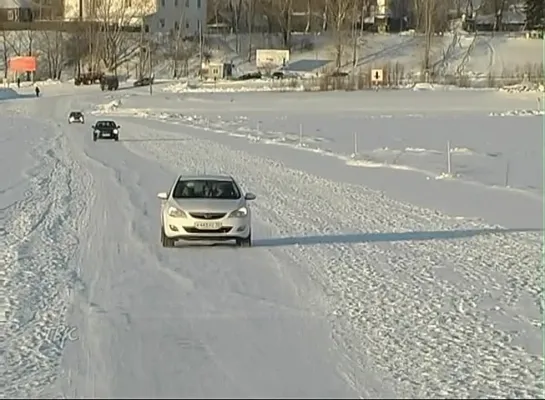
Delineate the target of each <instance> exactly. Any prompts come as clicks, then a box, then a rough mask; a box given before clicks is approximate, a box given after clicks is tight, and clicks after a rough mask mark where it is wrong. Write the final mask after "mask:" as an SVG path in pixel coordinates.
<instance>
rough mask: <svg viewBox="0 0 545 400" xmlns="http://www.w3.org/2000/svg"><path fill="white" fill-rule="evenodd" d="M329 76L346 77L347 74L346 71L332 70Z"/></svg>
mask: <svg viewBox="0 0 545 400" xmlns="http://www.w3.org/2000/svg"><path fill="white" fill-rule="evenodd" d="M329 76H330V77H332V78H346V77H347V76H348V72H344V71H333V72H332V73H331V74H330V75H329Z"/></svg>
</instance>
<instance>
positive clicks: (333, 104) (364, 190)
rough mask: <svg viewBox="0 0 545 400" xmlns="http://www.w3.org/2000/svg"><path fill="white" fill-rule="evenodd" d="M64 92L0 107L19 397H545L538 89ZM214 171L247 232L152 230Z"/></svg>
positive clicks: (10, 343)
mask: <svg viewBox="0 0 545 400" xmlns="http://www.w3.org/2000/svg"><path fill="white" fill-rule="evenodd" d="M63 86H64V85H58V87H57V85H52V86H51V88H48V89H47V91H44V98H41V99H33V98H25V97H27V96H26V94H31V89H30V88H28V89H23V90H22V91H21V93H22V97H21V98H16V99H12V100H5V101H2V102H1V103H0V109H1V110H2V114H0V115H2V116H1V117H0V123H2V126H3V127H4V129H3V133H2V136H1V138H0V140H1V141H2V142H1V143H2V144H1V146H0V152H1V157H0V163H1V166H2V168H1V169H0V171H4V172H3V173H2V175H0V182H1V185H0V207H1V209H2V213H3V224H2V228H3V230H2V231H1V236H0V238H1V240H2V246H0V248H1V249H2V252H3V254H2V257H3V264H4V267H3V271H2V282H3V293H4V294H5V295H4V301H3V303H2V307H3V315H4V316H5V317H4V319H3V320H2V322H3V326H4V331H5V337H6V341H5V343H6V347H5V351H6V352H5V354H6V355H7V356H6V360H7V363H6V364H5V365H4V366H3V368H6V370H5V371H2V372H3V374H4V376H6V377H7V382H8V383H7V386H6V390H5V393H6V396H18V397H25V396H26V397H30V396H35V397H46V396H57V397H60V396H63V397H72V398H79V397H133V396H134V397H143V396H150V397H151V396H153V397H180V396H181V397H199V398H203V397H322V398H324V397H326V398H347V397H349V398H355V397H363V398H369V397H375V398H392V397H405V398H422V397H439V398H467V397H496V398H498V397H499V398H536V397H538V396H540V395H541V393H542V391H543V389H544V388H543V381H542V374H543V355H542V338H541V325H542V315H541V312H540V296H541V288H542V283H541V258H540V257H541V243H542V233H541V228H542V225H541V223H542V203H543V198H542V190H543V187H542V181H543V177H542V173H543V172H542V157H543V154H542V141H541V134H542V117H540V116H539V115H537V114H538V112H537V111H538V110H537V101H536V95H535V94H509V93H502V92H492V91H395V92H386V91H385V92H378V93H375V92H372V93H370V92H360V93H320V94H311V93H289V94H288V93H267V94H263V93H259V94H258V93H252V94H250V93H235V94H185V95H184V94H165V93H161V92H160V91H156V92H154V95H153V96H150V95H149V94H147V88H143V89H130V90H122V91H119V92H117V93H106V94H105V93H101V92H98V91H97V90H96V88H81V89H82V90H78V91H77V92H76V93H74V92H72V93H70V88H68V87H64V88H63ZM71 90H72V91H73V89H71ZM72 109H81V110H83V111H84V112H85V113H86V114H87V124H86V125H85V126H79V125H70V126H69V125H67V124H66V118H67V114H68V112H69V111H70V110H72ZM514 110H517V112H513V111H514ZM520 110H526V111H525V112H523V113H521V112H520ZM521 115H522V116H521ZM107 116H111V117H114V118H115V120H116V121H118V123H120V125H121V127H122V128H121V138H120V141H119V142H118V143H115V142H109V141H103V142H102V141H99V142H96V143H94V142H92V137H91V130H90V125H91V124H92V122H93V121H95V120H96V119H98V118H105V117H107ZM354 135H355V136H354ZM354 137H356V138H357V146H354ZM447 141H450V145H451V168H452V170H451V173H452V176H445V172H446V168H447V167H446V159H447V157H446V154H445V153H446V144H447ZM507 165H509V168H507ZM205 170H206V172H224V173H232V174H233V175H235V176H237V177H238V178H239V179H240V181H241V182H242V184H243V187H244V189H246V190H249V191H252V192H254V193H256V194H257V196H258V198H257V200H256V202H255V204H254V207H253V211H254V218H255V220H254V234H255V247H254V248H251V249H247V250H240V249H234V248H230V247H227V246H224V245H221V246H209V245H202V246H201V245H196V246H183V247H184V248H178V249H163V248H162V247H160V244H159V228H160V226H159V216H158V212H159V203H158V200H157V199H156V197H155V196H156V193H157V192H159V191H164V190H165V189H167V188H168V186H169V185H170V184H171V182H172V179H173V178H174V176H175V175H176V174H178V173H180V172H187V173H195V172H199V171H205ZM8 171H9V173H8ZM506 171H507V173H506ZM506 176H507V177H508V181H507V185H506V182H505V177H506ZM437 178H441V179H437ZM59 327H62V329H61V330H62V331H63V332H64V331H66V329H65V328H67V329H68V330H69V331H70V332H71V333H75V335H70V337H69V338H68V339H69V340H66V339H67V336H66V335H65V336H62V335H61V337H60V338H59V335H52V334H51V332H52V331H55V332H58V330H59V329H60V328H59ZM63 339H64V340H63Z"/></svg>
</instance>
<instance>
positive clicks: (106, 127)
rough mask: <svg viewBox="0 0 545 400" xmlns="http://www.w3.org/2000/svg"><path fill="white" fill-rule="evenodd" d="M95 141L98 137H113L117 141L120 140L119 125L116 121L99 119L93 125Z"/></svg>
mask: <svg viewBox="0 0 545 400" xmlns="http://www.w3.org/2000/svg"><path fill="white" fill-rule="evenodd" d="M92 128H93V141H95V142H96V140H97V139H104V138H108V139H113V140H115V141H116V142H117V141H118V140H119V128H121V127H120V126H119V125H117V124H116V123H115V122H114V121H111V120H106V121H104V120H103V121H97V122H96V123H95V124H94V125H93V126H92Z"/></svg>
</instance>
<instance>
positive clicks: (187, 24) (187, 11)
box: [145, 0, 208, 37]
mask: <svg viewBox="0 0 545 400" xmlns="http://www.w3.org/2000/svg"><path fill="white" fill-rule="evenodd" d="M155 1H156V2H157V12H156V13H155V14H153V15H151V16H149V17H147V18H146V19H145V23H146V25H147V28H148V29H149V31H150V32H153V33H165V34H166V33H170V32H176V31H178V30H181V35H182V36H183V37H187V36H198V35H199V31H200V30H201V29H202V31H203V32H204V31H206V9H207V6H208V1H207V0H155Z"/></svg>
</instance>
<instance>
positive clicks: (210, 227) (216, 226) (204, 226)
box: [195, 222, 221, 231]
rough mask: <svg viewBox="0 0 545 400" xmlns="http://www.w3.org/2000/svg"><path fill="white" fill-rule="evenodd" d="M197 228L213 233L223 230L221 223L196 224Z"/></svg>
mask: <svg viewBox="0 0 545 400" xmlns="http://www.w3.org/2000/svg"><path fill="white" fill-rule="evenodd" d="M195 228H197V229H202V230H206V231H213V230H216V229H219V228H221V222H195Z"/></svg>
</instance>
